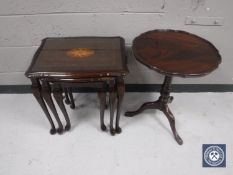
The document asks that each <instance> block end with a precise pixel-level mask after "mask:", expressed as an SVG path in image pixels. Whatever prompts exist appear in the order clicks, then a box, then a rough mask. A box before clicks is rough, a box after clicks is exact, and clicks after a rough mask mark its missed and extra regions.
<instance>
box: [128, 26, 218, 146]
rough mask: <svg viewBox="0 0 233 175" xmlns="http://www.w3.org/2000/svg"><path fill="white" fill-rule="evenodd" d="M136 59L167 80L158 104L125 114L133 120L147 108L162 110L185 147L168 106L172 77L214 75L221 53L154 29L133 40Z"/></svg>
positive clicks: (200, 40) (181, 34) (186, 36)
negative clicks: (133, 117) (211, 73)
mask: <svg viewBox="0 0 233 175" xmlns="http://www.w3.org/2000/svg"><path fill="white" fill-rule="evenodd" d="M133 53H134V55H135V57H136V59H137V60H138V61H139V62H141V63H142V64H144V65H145V66H147V67H149V68H150V69H152V70H155V71H157V72H159V73H161V74H163V75H165V79H164V82H163V85H162V87H161V91H160V97H159V99H158V100H157V101H154V102H147V103H144V104H143V105H142V106H141V107H140V108H139V109H138V110H136V111H130V112H126V113H125V115H126V116H128V117H132V116H134V115H137V114H139V113H141V112H142V111H144V110H146V109H159V110H161V111H162V112H163V113H164V114H165V116H166V117H167V119H168V121H169V123H170V126H171V129H172V132H173V135H174V137H175V140H176V141H177V143H178V144H180V145H181V144H183V140H182V139H181V138H180V136H179V135H178V133H177V131H176V127H175V118H174V116H173V114H172V113H171V110H170V109H169V107H168V104H169V103H171V102H172V100H173V97H172V96H170V90H171V83H172V77H173V76H179V77H197V76H204V75H207V74H209V73H210V72H212V71H213V70H214V69H216V68H217V67H218V65H219V64H220V63H221V56H220V54H219V52H218V50H217V49H216V48H215V47H214V46H213V45H212V44H211V43H210V42H208V41H207V40H205V39H203V38H200V37H198V36H196V35H193V34H190V33H187V32H184V31H175V30H154V31H149V32H146V33H143V34H141V35H140V36H138V37H136V38H135V39H134V41H133Z"/></svg>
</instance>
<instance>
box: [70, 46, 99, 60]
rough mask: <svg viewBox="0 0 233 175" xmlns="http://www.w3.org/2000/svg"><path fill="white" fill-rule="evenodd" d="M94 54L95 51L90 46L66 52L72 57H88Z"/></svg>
mask: <svg viewBox="0 0 233 175" xmlns="http://www.w3.org/2000/svg"><path fill="white" fill-rule="evenodd" d="M94 54H95V51H94V50H91V49H89V48H76V49H71V50H68V51H67V52H66V55H67V56H68V57H71V58H87V57H90V56H92V55H94Z"/></svg>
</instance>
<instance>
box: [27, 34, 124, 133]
mask: <svg viewBox="0 0 233 175" xmlns="http://www.w3.org/2000/svg"><path fill="white" fill-rule="evenodd" d="M127 73H128V68H127V66H126V55H125V44H124V40H123V39H122V38H121V37H70V38H46V39H44V40H43V41H42V44H41V46H40V48H39V49H38V50H37V52H36V54H35V56H34V58H33V61H32V63H31V65H30V67H29V69H28V70H27V72H26V76H27V77H29V78H30V79H31V82H32V92H33V94H34V96H35V98H36V99H37V101H38V103H39V104H40V106H41V108H42V109H43V111H44V113H45V115H46V116H47V118H48V121H49V123H50V125H51V130H50V133H51V134H55V133H56V132H58V133H62V132H63V131H64V129H65V130H67V131H68V130H69V129H70V127H71V124H70V120H69V116H68V114H67V111H66V108H65V105H64V103H63V95H62V93H63V92H64V90H67V89H68V90H69V89H71V88H73V87H93V88H97V91H98V94H99V99H100V121H101V129H102V130H106V126H105V124H104V110H105V105H106V93H107V92H109V107H110V132H111V134H112V135H114V134H115V133H120V132H121V128H120V127H119V120H120V111H121V103H122V100H123V96H124V91H125V86H124V80H123V78H124V76H125V75H126V74H127ZM52 93H53V96H54V99H55V100H56V102H57V104H58V106H59V107H60V109H61V111H62V113H63V115H64V117H65V120H66V126H65V128H63V124H62V122H61V120H60V118H59V116H58V113H57V110H56V108H55V105H54V102H53V98H52V97H51V94H52ZM65 94H66V101H67V102H68V103H69V98H68V97H70V100H71V101H72V100H73V97H72V96H71V95H72V92H70V91H69V93H68V92H66V93H65ZM67 94H69V95H70V96H68V95H67ZM115 100H117V112H116V123H115V128H114V126H113V121H114V103H115ZM46 104H47V105H46ZM47 106H48V107H49V108H50V110H51V111H52V113H53V115H54V117H55V119H56V122H57V124H58V128H57V129H56V128H55V125H54V122H53V120H52V117H51V115H50V113H49V111H48V109H47ZM71 107H74V103H72V105H71Z"/></svg>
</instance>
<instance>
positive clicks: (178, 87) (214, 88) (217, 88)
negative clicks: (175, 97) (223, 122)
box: [0, 84, 233, 94]
mask: <svg viewBox="0 0 233 175" xmlns="http://www.w3.org/2000/svg"><path fill="white" fill-rule="evenodd" d="M160 87H161V85H159V84H126V92H159V90H160ZM73 92H84V93H89V92H96V89H93V88H79V89H76V88H74V89H73ZM172 92H233V85H231V84H173V85H172ZM0 93H1V94H26V93H31V88H30V85H0Z"/></svg>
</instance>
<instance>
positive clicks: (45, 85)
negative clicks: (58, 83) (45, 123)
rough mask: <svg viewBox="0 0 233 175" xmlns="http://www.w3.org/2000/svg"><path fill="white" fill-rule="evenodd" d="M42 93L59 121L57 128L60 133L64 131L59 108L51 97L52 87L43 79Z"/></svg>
mask: <svg viewBox="0 0 233 175" xmlns="http://www.w3.org/2000/svg"><path fill="white" fill-rule="evenodd" d="M42 95H43V97H44V99H45V101H46V103H47V104H48V106H49V107H50V109H51V111H52V113H53V115H54V117H55V119H56V121H57V123H58V129H57V132H58V133H59V134H60V133H62V132H63V125H62V123H61V120H60V118H59V116H58V113H57V110H56V108H55V105H54V103H53V100H52V98H51V89H50V86H49V84H48V82H46V81H42Z"/></svg>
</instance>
